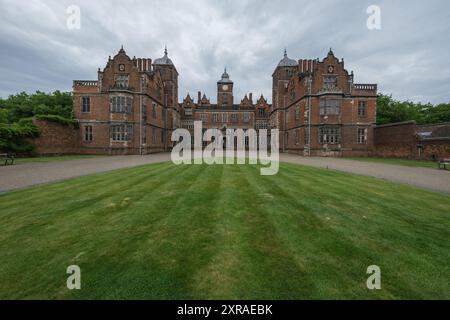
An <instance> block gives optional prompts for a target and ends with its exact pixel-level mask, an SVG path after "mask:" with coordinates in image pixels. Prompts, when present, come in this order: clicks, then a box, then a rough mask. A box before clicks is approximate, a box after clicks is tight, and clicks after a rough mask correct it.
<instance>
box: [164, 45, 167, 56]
mask: <svg viewBox="0 0 450 320" xmlns="http://www.w3.org/2000/svg"><path fill="white" fill-rule="evenodd" d="M164 54H165V55H167V45H165V46H164Z"/></svg>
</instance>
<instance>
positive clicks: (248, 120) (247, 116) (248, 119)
mask: <svg viewBox="0 0 450 320" xmlns="http://www.w3.org/2000/svg"><path fill="white" fill-rule="evenodd" d="M243 121H244V122H250V113H248V112H244V117H243Z"/></svg>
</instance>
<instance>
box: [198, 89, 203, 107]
mask: <svg viewBox="0 0 450 320" xmlns="http://www.w3.org/2000/svg"><path fill="white" fill-rule="evenodd" d="M197 96H198V101H197V103H198V104H200V101H201V100H202V93H201V92H200V91H198V92H197Z"/></svg>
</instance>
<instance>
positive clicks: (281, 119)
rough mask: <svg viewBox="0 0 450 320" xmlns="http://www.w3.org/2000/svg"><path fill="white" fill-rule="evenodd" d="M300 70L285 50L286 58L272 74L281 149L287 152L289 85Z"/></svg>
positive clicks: (274, 113) (275, 121) (273, 105)
mask: <svg viewBox="0 0 450 320" xmlns="http://www.w3.org/2000/svg"><path fill="white" fill-rule="evenodd" d="M297 69H298V64H297V61H295V60H293V59H290V58H289V57H288V56H287V52H286V49H284V57H283V59H281V60H280V62H278V65H277V67H276V68H275V71H274V72H273V74H272V108H273V110H274V112H273V114H272V116H271V117H274V119H273V120H274V121H271V122H274V123H276V127H278V128H279V130H280V149H281V150H283V151H285V148H286V145H287V140H288V135H287V131H286V110H285V108H286V107H287V104H288V92H287V88H288V83H289V80H291V79H292V77H293V76H294V75H295V73H296V72H297Z"/></svg>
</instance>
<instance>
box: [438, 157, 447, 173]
mask: <svg viewBox="0 0 450 320" xmlns="http://www.w3.org/2000/svg"><path fill="white" fill-rule="evenodd" d="M448 165H450V159H449V158H446V159H440V160H439V161H438V168H439V169H442V168H443V169H444V170H447V167H446V166H448ZM441 166H442V168H441Z"/></svg>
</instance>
